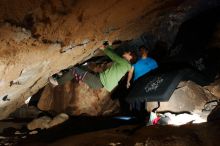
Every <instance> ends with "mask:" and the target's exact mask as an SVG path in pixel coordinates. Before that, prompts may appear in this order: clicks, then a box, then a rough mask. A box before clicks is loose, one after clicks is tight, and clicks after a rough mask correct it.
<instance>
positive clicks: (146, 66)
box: [133, 57, 158, 81]
mask: <svg viewBox="0 0 220 146" xmlns="http://www.w3.org/2000/svg"><path fill="white" fill-rule="evenodd" d="M133 67H134V81H135V80H137V79H138V78H139V77H141V76H143V75H144V74H146V73H148V72H150V71H151V70H154V69H156V68H157V67H158V65H157V62H156V61H155V60H154V59H153V58H150V57H147V58H146V59H140V60H138V61H137V62H136V63H135V64H134V65H133Z"/></svg>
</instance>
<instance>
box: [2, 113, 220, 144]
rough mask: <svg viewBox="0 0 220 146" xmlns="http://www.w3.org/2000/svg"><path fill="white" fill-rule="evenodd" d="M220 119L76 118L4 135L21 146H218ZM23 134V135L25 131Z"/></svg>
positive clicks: (12, 142) (10, 142) (7, 142)
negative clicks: (184, 122)
mask: <svg viewBox="0 0 220 146" xmlns="http://www.w3.org/2000/svg"><path fill="white" fill-rule="evenodd" d="M219 122H220V121H216V122H211V123H203V124H188V125H183V126H170V125H166V126H162V125H156V126H148V127H147V126H144V125H142V124H140V123H137V121H124V120H121V121H118V120H116V119H112V118H108V117H107V118H88V117H83V118H82V117H74V118H71V119H70V120H68V121H66V122H65V123H63V124H61V125H59V126H56V127H54V128H51V129H48V130H38V131H39V132H38V134H36V135H28V131H25V130H24V129H23V131H22V130H20V132H21V134H20V135H13V134H11V135H9V133H7V135H4V133H3V134H2V135H1V134H0V141H3V140H2V139H1V136H5V137H7V138H8V139H7V140H8V141H6V140H5V143H2V142H1V144H2V145H18V146H50V145H53V146H87V145H88V146H93V145H94V146H105V145H106V146H146V145H147V146H158V145H167V146H196V145H199V146H203V145H204V146H209V145H210V146H215V145H216V146H218V145H219V135H220V124H219ZM22 133H23V134H22Z"/></svg>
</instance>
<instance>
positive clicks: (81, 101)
mask: <svg viewBox="0 0 220 146" xmlns="http://www.w3.org/2000/svg"><path fill="white" fill-rule="evenodd" d="M38 108H39V109H41V110H44V111H50V112H52V113H53V112H55V113H60V112H66V113H68V114H70V115H81V114H87V115H92V116H97V115H108V114H112V113H114V112H116V111H118V109H119V105H118V102H117V100H112V99H111V97H110V94H109V92H107V91H106V90H105V89H99V90H92V89H90V88H89V87H88V86H87V85H86V84H84V83H76V82H73V81H72V82H71V81H70V82H68V83H66V84H65V85H63V86H57V87H55V88H52V87H51V86H49V85H48V86H46V87H45V89H44V91H43V92H42V95H41V97H40V100H39V103H38Z"/></svg>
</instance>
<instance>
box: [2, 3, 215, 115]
mask: <svg viewBox="0 0 220 146" xmlns="http://www.w3.org/2000/svg"><path fill="white" fill-rule="evenodd" d="M217 3H218V2H217V1H215V0H213V1H205V0H204V1H190V0H181V1H176V0H165V1H157V0H151V1H146V0H138V1H133V0H129V1H128V0H120V1H118V0H111V1H110V0H109V1H102V0H95V1H90V0H84V1H81V0H64V1H61V0H54V1H51V0H48V1H44V0H20V1H16V0H7V1H6V0H1V1H0V119H3V118H5V117H7V116H8V115H9V114H10V113H11V112H13V111H14V110H15V109H16V108H18V107H20V106H22V105H23V104H24V101H25V100H26V99H27V98H28V97H29V96H30V95H33V94H34V93H36V92H37V91H38V90H39V89H40V88H42V87H43V86H45V85H46V84H47V79H48V77H49V76H50V75H52V74H54V73H56V72H58V71H59V70H61V69H64V68H67V67H68V66H70V65H74V64H76V63H77V62H80V61H82V60H85V59H88V58H89V57H91V54H92V52H93V51H94V50H95V49H97V47H98V46H99V45H100V44H101V43H102V41H103V40H116V39H119V40H122V41H124V40H130V39H134V38H137V37H138V36H140V35H141V34H143V33H144V32H145V33H146V34H151V35H152V34H153V35H154V36H155V38H154V39H153V40H158V39H159V40H163V41H165V42H167V43H168V45H171V43H172V41H173V40H174V38H175V35H176V33H177V31H178V28H179V26H180V24H181V23H182V22H183V21H185V20H187V19H188V18H190V17H193V16H194V15H195V14H197V13H200V12H202V11H204V10H205V9H207V8H211V7H213V6H215V5H216V4H217ZM168 34H169V35H168Z"/></svg>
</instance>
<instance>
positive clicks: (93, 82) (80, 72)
mask: <svg viewBox="0 0 220 146" xmlns="http://www.w3.org/2000/svg"><path fill="white" fill-rule="evenodd" d="M72 79H76V80H77V81H79V80H82V81H83V82H85V83H86V84H87V85H88V86H89V87H90V88H93V89H100V88H103V85H102V83H101V80H100V77H99V74H93V73H90V72H88V71H86V70H84V69H81V68H79V67H73V68H72V69H70V70H69V71H68V72H67V73H65V74H64V75H63V76H62V77H60V78H59V79H57V82H58V84H59V85H60V84H61V85H62V84H64V83H65V82H66V81H70V80H72Z"/></svg>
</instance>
